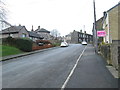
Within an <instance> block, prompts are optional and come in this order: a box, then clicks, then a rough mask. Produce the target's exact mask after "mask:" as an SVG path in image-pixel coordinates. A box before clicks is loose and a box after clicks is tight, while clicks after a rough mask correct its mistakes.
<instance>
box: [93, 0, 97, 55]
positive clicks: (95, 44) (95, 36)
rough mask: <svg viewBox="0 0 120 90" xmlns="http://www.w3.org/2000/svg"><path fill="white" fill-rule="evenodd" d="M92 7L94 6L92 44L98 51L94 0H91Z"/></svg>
mask: <svg viewBox="0 0 120 90" xmlns="http://www.w3.org/2000/svg"><path fill="white" fill-rule="evenodd" d="M93 8H94V29H93V30H94V40H95V41H94V46H95V52H96V53H98V40H97V29H96V10H95V0H93Z"/></svg>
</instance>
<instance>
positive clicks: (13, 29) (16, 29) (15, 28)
mask: <svg viewBox="0 0 120 90" xmlns="http://www.w3.org/2000/svg"><path fill="white" fill-rule="evenodd" d="M23 28H25V26H11V27H9V28H6V29H4V30H2V31H0V33H3V34H5V33H18V32H19V31H20V30H21V29H23ZM25 29H26V28H25Z"/></svg>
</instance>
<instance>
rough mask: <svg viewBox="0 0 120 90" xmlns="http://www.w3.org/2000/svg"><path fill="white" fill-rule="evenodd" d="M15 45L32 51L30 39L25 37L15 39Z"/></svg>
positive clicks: (23, 49)
mask: <svg viewBox="0 0 120 90" xmlns="http://www.w3.org/2000/svg"><path fill="white" fill-rule="evenodd" d="M15 43H16V47H17V48H19V49H20V50H22V51H27V52H29V51H32V41H31V40H27V39H21V38H17V39H16V42H15Z"/></svg>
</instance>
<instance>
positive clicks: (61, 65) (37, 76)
mask: <svg viewBox="0 0 120 90" xmlns="http://www.w3.org/2000/svg"><path fill="white" fill-rule="evenodd" d="M90 46H91V45H90ZM90 46H89V45H88V46H87V47H88V48H86V50H87V49H88V50H89V47H90ZM85 47H86V46H82V45H80V44H72V45H70V46H69V47H63V48H61V47H59V48H54V49H51V50H48V51H44V52H40V53H36V54H32V55H28V56H24V57H20V58H17V59H11V60H9V61H4V62H3V65H2V80H3V81H2V82H3V83H2V87H3V88H61V87H62V86H63V85H64V82H65V81H66V79H67V77H68V76H69V74H70V73H71V70H72V69H73V67H74V66H75V64H76V61H77V60H79V59H81V58H80V55H81V53H82V52H83V50H84V49H85ZM85 57H87V55H86V56H85ZM92 57H94V56H92ZM78 58H79V59H78ZM94 61H95V60H94ZM94 61H92V62H94ZM80 62H81V61H79V63H78V65H80V66H81V67H79V66H78V65H77V67H76V69H75V72H73V75H72V76H71V78H70V80H68V82H67V85H66V88H71V87H73V88H74V87H75V88H77V87H79V88H81V87H83V88H84V87H88V86H87V81H88V79H89V78H88V77H89V76H90V75H85V73H84V70H87V68H85V67H86V66H84V65H85V62H82V63H80ZM87 64H89V68H93V67H92V66H91V65H90V64H91V63H87ZM93 64H95V63H92V65H93ZM99 65H101V64H99ZM94 66H95V65H94ZM79 68H81V70H80V69H79ZM97 69H99V68H96V71H95V72H93V73H97V75H98V77H99V78H98V79H101V78H103V79H105V78H106V77H105V75H107V77H108V79H110V80H112V81H113V83H114V82H115V80H114V79H113V77H112V76H111V75H110V73H109V72H108V71H106V70H103V72H104V73H105V75H101V77H100V73H101V72H100V73H98V71H97ZM77 72H78V73H77ZM80 73H81V74H83V75H80ZM92 75H93V76H91V77H92V79H94V80H95V79H97V76H95V75H96V74H92ZM79 76H81V78H78V77H79ZM84 76H85V77H84ZM87 76H88V77H87ZM111 78H112V79H111ZM77 79H78V80H77ZM92 79H90V80H92ZM103 79H102V80H103ZM102 80H101V82H102V83H103V81H104V84H103V85H102V86H103V87H105V86H106V85H108V87H109V86H110V85H112V83H111V82H112V81H111V82H108V81H105V80H103V81H102ZM95 81H96V80H95ZM89 82H90V81H89ZM89 82H88V84H89ZM95 83H96V85H95V87H97V85H99V81H96V82H94V84H95ZM80 84H81V85H82V86H81V85H80ZM83 84H85V85H83ZM102 86H101V87H102ZM91 87H94V86H93V84H92V85H91ZM111 87H112V86H111ZM113 87H117V85H116V83H115V85H114V84H113Z"/></svg>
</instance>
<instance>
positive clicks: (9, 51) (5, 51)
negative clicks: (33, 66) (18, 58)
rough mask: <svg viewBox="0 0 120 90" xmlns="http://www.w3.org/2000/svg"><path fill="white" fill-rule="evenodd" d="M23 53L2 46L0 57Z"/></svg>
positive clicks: (0, 47) (13, 48) (0, 46)
mask: <svg viewBox="0 0 120 90" xmlns="http://www.w3.org/2000/svg"><path fill="white" fill-rule="evenodd" d="M20 53H23V52H22V51H21V50H19V49H17V48H15V47H12V46H6V45H0V57H1V56H2V57H4V56H9V55H15V54H20Z"/></svg>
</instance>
